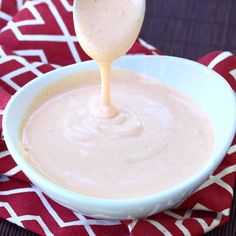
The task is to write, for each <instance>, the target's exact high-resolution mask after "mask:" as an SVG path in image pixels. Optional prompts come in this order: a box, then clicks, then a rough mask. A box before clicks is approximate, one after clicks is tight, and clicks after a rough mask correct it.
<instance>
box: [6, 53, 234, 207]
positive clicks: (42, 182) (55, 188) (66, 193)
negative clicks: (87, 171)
mask: <svg viewBox="0 0 236 236" xmlns="http://www.w3.org/2000/svg"><path fill="white" fill-rule="evenodd" d="M150 57H152V58H158V59H159V58H162V59H163V60H169V61H176V60H177V61H181V62H183V63H185V64H186V63H187V64H189V63H190V64H192V65H194V66H197V67H199V68H200V69H201V70H205V71H208V73H211V74H212V77H215V79H218V80H221V81H223V82H224V84H225V86H226V87H228V88H227V89H228V92H229V93H231V96H232V103H234V104H235V106H234V107H235V108H234V109H233V110H232V115H233V116H234V117H236V96H235V93H234V91H233V90H232V88H231V86H230V85H229V84H228V82H227V81H226V80H225V79H224V78H223V77H222V76H221V75H219V74H218V73H216V72H215V71H213V70H211V69H209V68H208V67H206V66H204V65H202V64H200V63H197V62H194V61H191V60H188V59H184V58H179V57H172V56H159V55H149V56H146V55H128V56H124V57H122V58H121V59H119V60H118V61H121V60H130V59H131V60H132V58H135V59H136V60H139V59H140V60H142V59H143V58H145V59H147V58H150ZM138 58H139V59H138ZM162 59H161V60H162ZM153 60H154V59H153ZM91 63H93V64H94V63H95V62H94V61H86V62H82V63H80V62H79V63H75V64H72V65H68V66H65V67H61V68H58V69H55V70H53V71H50V72H48V73H45V74H42V75H39V76H38V77H37V78H35V79H34V80H31V81H30V82H29V83H27V84H26V85H25V86H23V87H22V88H21V89H19V90H18V91H17V92H16V93H15V94H14V95H13V96H12V97H11V99H10V101H9V102H8V104H7V106H6V108H5V110H4V113H3V122H2V123H3V134H4V139H5V142H6V145H7V148H8V150H9V152H10V154H11V155H12V157H13V159H14V160H15V161H16V163H17V164H18V165H19V166H20V168H21V169H22V171H23V172H24V173H25V174H26V176H28V177H29V179H30V180H33V181H32V182H34V183H36V185H37V186H38V185H39V186H44V188H46V189H49V190H50V192H51V193H53V194H54V193H55V194H57V195H60V197H61V198H62V199H70V200H73V201H75V202H78V201H79V202H89V203H92V205H97V206H104V205H106V206H114V205H116V206H117V207H119V206H122V207H125V206H131V205H137V204H139V203H142V204H145V203H149V202H150V201H156V200H157V199H159V200H161V199H166V198H167V197H168V196H171V195H173V194H176V193H179V192H180V190H181V189H182V190H183V189H185V188H187V187H188V186H191V185H193V184H194V183H196V181H197V180H199V179H201V178H206V177H208V176H209V175H210V173H211V172H212V171H213V170H215V169H216V167H217V166H218V165H219V164H220V162H221V161H222V160H223V158H224V156H225V154H226V153H227V151H228V149H229V147H230V145H231V143H232V141H233V138H234V135H235V130H236V119H235V122H234V124H232V129H231V133H230V134H229V135H228V139H227V140H225V145H224V149H222V150H221V152H220V153H218V155H217V157H216V160H215V159H213V158H211V159H213V160H214V161H213V160H211V161H208V162H207V164H206V165H205V166H204V167H203V168H202V169H201V171H199V172H198V173H197V174H194V175H193V176H191V178H189V179H187V180H185V181H183V182H181V183H179V184H177V185H175V186H173V187H171V188H168V189H165V190H163V191H161V192H157V193H155V194H150V195H145V196H139V197H131V198H103V197H96V196H90V195H86V194H83V193H80V192H76V191H72V190H69V189H67V188H66V187H63V186H61V185H59V184H57V183H55V182H54V181H52V180H50V179H48V178H47V177H45V176H43V175H42V174H41V173H40V172H39V171H37V170H36V169H35V168H34V167H33V166H31V165H30V164H29V163H28V162H27V161H26V160H25V158H24V157H23V155H22V154H20V153H19V152H18V151H17V150H16V148H15V147H14V145H13V143H12V141H11V138H10V135H9V131H8V126H9V124H8V123H9V122H8V119H7V118H8V116H9V115H10V114H9V113H10V108H11V106H12V104H14V102H15V100H16V99H17V97H18V95H20V94H21V93H24V92H25V91H27V90H28V88H29V87H30V86H31V85H32V84H34V83H39V82H38V81H39V80H42V79H43V78H45V77H48V76H50V75H52V74H54V73H58V72H61V71H66V70H68V72H69V71H70V69H71V68H73V67H78V71H79V70H80V69H79V67H81V68H82V67H83V65H87V64H91ZM114 64H116V63H114ZM69 74H71V73H67V75H69ZM61 78H63V77H61ZM49 84H50V83H49ZM49 84H48V85H49ZM48 85H47V86H48Z"/></svg>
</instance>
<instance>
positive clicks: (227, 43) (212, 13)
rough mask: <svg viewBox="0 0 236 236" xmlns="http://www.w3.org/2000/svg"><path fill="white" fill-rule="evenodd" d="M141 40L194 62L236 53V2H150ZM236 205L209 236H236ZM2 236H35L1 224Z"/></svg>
mask: <svg viewBox="0 0 236 236" xmlns="http://www.w3.org/2000/svg"><path fill="white" fill-rule="evenodd" d="M141 36H142V38H143V39H145V40H146V41H147V42H149V43H151V44H153V45H155V46H156V47H157V48H158V49H160V50H161V51H162V52H164V53H165V54H168V55H173V56H179V57H185V58H189V59H194V60H196V59H198V58H200V57H201V56H203V55H204V54H206V53H208V52H211V51H213V50H229V51H231V52H234V53H236V0H147V12H146V18H145V22H144V26H143V29H142V32H141ZM216 197H217V196H216ZM235 203H236V200H235V199H234V204H233V206H232V210H231V216H230V220H229V222H228V223H226V224H225V225H224V226H222V227H220V228H218V229H215V230H214V231H212V232H210V233H209V234H207V235H208V236H235V235H236V224H235V219H236V211H235V209H236V204H235ZM0 235H3V236H32V235H35V234H33V233H30V232H28V231H26V230H24V229H21V228H19V227H18V226H15V225H13V224H11V223H8V222H6V221H4V220H0Z"/></svg>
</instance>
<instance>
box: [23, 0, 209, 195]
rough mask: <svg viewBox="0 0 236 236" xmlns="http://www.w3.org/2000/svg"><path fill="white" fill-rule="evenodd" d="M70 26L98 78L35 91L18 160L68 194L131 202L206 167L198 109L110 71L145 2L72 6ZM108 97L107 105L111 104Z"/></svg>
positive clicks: (205, 130) (85, 76)
mask: <svg viewBox="0 0 236 236" xmlns="http://www.w3.org/2000/svg"><path fill="white" fill-rule="evenodd" d="M75 4H76V5H75V9H76V10H75V12H74V23H75V30H76V33H77V37H78V40H79V42H80V44H81V46H82V48H83V49H84V50H85V52H86V53H87V54H88V55H89V56H91V57H92V58H93V59H95V60H96V61H97V62H98V63H99V66H100V73H101V75H100V77H101V82H100V78H99V74H98V73H97V72H87V73H80V74H78V75H76V76H75V77H74V78H66V79H65V80H63V81H60V82H58V84H54V85H53V86H51V87H50V88H48V89H46V90H45V91H44V92H42V94H41V95H39V96H38V98H37V99H36V100H35V102H34V103H33V106H32V108H31V109H30V111H29V113H28V114H27V116H26V118H25V121H24V122H23V125H22V137H21V142H22V145H23V149H24V154H25V158H26V159H27V160H28V161H29V162H30V163H31V164H32V166H33V167H34V168H35V169H37V170H38V171H40V172H41V173H42V174H43V175H45V176H46V177H48V178H49V179H51V180H53V181H55V182H56V183H58V184H60V185H62V186H65V187H66V188H68V189H71V190H73V191H78V192H80V193H84V194H87V195H91V196H97V197H104V198H132V197H138V196H143V195H149V194H154V193H157V192H160V191H163V190H165V189H167V188H170V187H173V186H175V185H177V184H179V183H181V182H183V181H185V180H186V179H188V178H190V177H191V176H193V175H194V174H196V173H197V172H198V171H200V170H201V169H202V168H203V166H204V165H205V163H206V162H207V161H208V160H209V158H210V156H211V150H212V132H211V128H210V124H209V122H208V119H207V117H206V115H205V113H203V112H202V111H201V109H200V108H199V107H198V106H197V105H195V104H193V103H192V102H191V101H190V100H189V99H188V98H186V97H185V96H183V95H181V94H179V93H178V92H177V91H175V90H173V89H170V88H168V87H166V86H164V85H163V84H160V83H158V82H157V81H156V80H154V79H151V78H145V77H144V76H142V75H138V74H135V73H133V72H128V71H121V70H112V76H111V77H112V79H111V92H110V71H111V63H112V61H113V60H115V59H117V58H118V57H120V56H122V55H124V54H125V53H126V52H127V51H128V49H129V48H130V47H131V45H132V44H133V42H134V41H135V39H136V37H137V35H138V33H139V31H140V28H141V25H142V22H143V17H144V11H145V1H144V0H122V1H118V0H78V1H75ZM110 97H112V103H111V98H110Z"/></svg>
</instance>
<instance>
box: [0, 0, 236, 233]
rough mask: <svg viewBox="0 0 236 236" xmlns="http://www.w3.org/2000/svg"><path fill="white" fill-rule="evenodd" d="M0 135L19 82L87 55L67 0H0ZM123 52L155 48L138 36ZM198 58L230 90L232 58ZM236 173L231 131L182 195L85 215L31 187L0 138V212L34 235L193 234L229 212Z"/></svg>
mask: <svg viewBox="0 0 236 236" xmlns="http://www.w3.org/2000/svg"><path fill="white" fill-rule="evenodd" d="M0 7H1V11H0V134H1V133H2V129H1V120H2V115H3V112H4V107H5V106H6V103H7V102H8V100H9V99H10V97H11V96H12V95H13V94H14V93H15V92H16V91H17V90H18V89H19V88H20V87H22V86H23V85H24V84H26V83H27V82H29V81H30V80H32V79H34V78H35V77H37V76H38V75H40V74H42V73H46V72H48V71H50V70H53V69H55V68H58V67H61V66H64V65H68V64H72V63H75V62H80V61H85V60H88V59H89V57H88V56H87V55H86V54H85V53H84V52H83V51H82V49H81V48H80V46H79V44H78V43H77V39H76V37H75V33H74V29H73V22H72V0H33V1H24V0H12V1H9V0H1V1H0ZM129 53H130V54H160V52H159V51H158V50H156V49H155V48H153V47H152V46H150V45H148V44H146V43H145V42H144V41H142V40H141V39H138V40H137V41H136V42H135V44H134V46H133V47H132V49H131V50H130V51H129ZM199 62H200V63H202V64H204V65H206V66H208V67H209V68H212V69H214V70H215V71H217V72H218V73H219V74H221V75H222V76H223V77H224V78H225V79H226V80H227V81H228V82H229V83H230V85H231V86H232V87H233V89H234V90H236V57H235V56H234V55H232V54H231V53H230V52H213V53H211V54H208V55H206V56H205V57H203V58H201V59H200V60H199ZM235 173H236V138H235V140H234V143H233V145H232V147H231V148H230V150H229V151H228V154H227V156H226V157H225V158H224V161H223V162H222V163H221V164H220V166H219V167H218V168H217V170H216V171H215V172H214V174H213V175H211V176H210V178H209V179H208V180H207V181H206V182H205V183H204V184H203V185H202V186H201V187H200V188H199V189H198V190H197V191H196V192H195V193H193V194H192V195H191V196H190V197H189V198H187V199H185V200H184V201H183V202H181V203H179V204H178V205H177V206H175V207H174V208H173V209H170V210H168V211H165V212H162V213H160V214H156V215H153V216H151V217H148V218H147V219H143V220H133V221H122V222H121V221H107V220H98V219H92V218H89V217H85V216H83V215H81V214H79V213H77V212H73V211H71V210H68V209H67V208H65V207H63V206H61V205H59V204H58V203H56V202H54V201H53V200H51V199H50V198H48V197H47V196H45V195H44V194H43V193H42V192H41V191H40V190H39V189H37V188H36V187H35V186H33V185H32V184H31V183H30V181H29V180H28V179H27V177H26V176H25V175H24V174H23V173H22V171H21V170H20V168H19V166H17V165H16V163H15V162H14V160H13V159H12V157H11V156H10V154H9V152H8V150H7V148H6V145H5V142H4V137H3V135H2V136H1V137H0V217H1V218H4V219H7V220H8V221H11V222H13V223H15V224H17V225H19V226H21V227H25V228H27V229H29V230H31V231H33V232H36V233H38V234H40V235H56V236H57V235H91V236H92V235H98V236H102V235H117V236H118V235H119V236H123V235H133V236H142V235H155V236H158V235H175V236H182V235H201V234H203V233H205V232H208V231H210V230H212V229H213V228H215V227H217V226H220V225H222V224H223V223H225V222H226V221H227V219H228V218H229V213H230V207H231V203H232V199H233V186H234V182H235Z"/></svg>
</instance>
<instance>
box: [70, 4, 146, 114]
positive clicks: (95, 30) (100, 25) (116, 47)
mask: <svg viewBox="0 0 236 236" xmlns="http://www.w3.org/2000/svg"><path fill="white" fill-rule="evenodd" d="M144 13H145V0H122V1H117V0H99V1H96V0H79V1H75V8H74V24H75V31H76V35H77V38H78V40H79V43H80V45H81V47H82V48H83V50H84V51H85V52H86V53H87V54H88V55H89V56H90V57H91V58H93V59H94V60H96V61H97V62H98V64H99V67H100V73H101V83H102V88H101V98H98V101H95V100H94V105H93V104H90V105H91V106H90V107H89V109H90V113H91V114H93V115H95V116H98V117H101V118H112V117H114V116H116V115H117V114H118V113H119V111H118V109H117V108H115V107H114V106H113V105H112V103H111V98H110V71H111V64H112V62H113V61H114V60H115V59H117V58H119V57H121V56H123V55H125V54H126V52H127V51H128V50H129V49H130V48H131V46H132V45H133V43H134V41H135V40H136V38H137V36H138V34H139V32H140V29H141V26H142V23H143V19H144Z"/></svg>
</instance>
